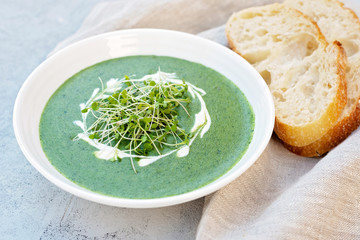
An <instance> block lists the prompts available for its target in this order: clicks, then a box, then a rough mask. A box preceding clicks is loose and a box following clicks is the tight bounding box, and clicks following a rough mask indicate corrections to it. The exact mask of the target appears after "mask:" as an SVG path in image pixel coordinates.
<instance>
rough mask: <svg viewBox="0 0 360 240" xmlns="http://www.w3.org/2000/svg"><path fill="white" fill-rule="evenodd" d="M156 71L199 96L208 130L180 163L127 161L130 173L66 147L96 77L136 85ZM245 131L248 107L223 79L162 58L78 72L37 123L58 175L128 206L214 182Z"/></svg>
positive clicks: (173, 159)
mask: <svg viewBox="0 0 360 240" xmlns="http://www.w3.org/2000/svg"><path fill="white" fill-rule="evenodd" d="M59 67H61V66H59ZM159 67H160V68H161V71H163V72H169V73H176V74H177V76H178V78H180V79H184V80H185V81H187V82H190V83H192V84H194V85H195V86H197V87H199V88H202V89H203V90H205V91H206V95H204V96H203V99H204V101H205V103H206V106H207V109H208V111H209V114H210V116H211V127H210V129H209V131H208V132H207V133H206V134H205V135H204V136H203V138H199V137H198V138H197V139H196V140H195V141H194V142H193V144H192V145H191V147H190V152H189V154H188V155H187V156H186V157H181V158H180V157H177V156H176V154H171V155H169V156H167V157H164V158H161V159H160V160H158V161H156V162H154V163H152V164H150V165H148V166H144V167H140V166H138V165H137V162H136V161H134V163H135V167H136V169H137V174H135V173H134V171H133V168H132V166H131V163H130V159H127V158H124V159H122V161H121V162H111V161H106V160H103V159H97V158H96V157H95V155H94V152H95V151H96V150H97V149H96V148H94V147H92V146H91V145H89V144H88V143H87V142H85V141H82V140H79V141H73V139H74V137H75V136H76V135H77V134H78V133H79V132H81V130H80V129H79V127H78V126H76V125H75V124H74V121H75V120H80V119H81V112H80V108H79V104H80V103H83V102H86V101H87V100H88V99H89V97H90V96H91V94H92V92H93V90H94V89H95V88H98V87H99V85H100V82H99V77H100V78H101V79H103V80H104V81H107V80H109V79H111V78H119V79H120V78H123V77H124V75H135V76H136V77H137V78H141V77H142V76H144V75H147V74H151V73H155V72H156V71H157V70H158V68H159ZM190 110H191V109H190ZM193 111H195V109H194V110H193ZM194 113H196V112H194ZM253 130H254V113H253V111H252V108H251V106H250V105H249V103H248V101H247V99H246V98H245V96H244V94H243V93H242V92H241V91H240V90H239V88H238V87H236V86H235V85H234V84H233V83H232V82H231V81H230V80H228V79H227V78H226V77H224V76H223V75H221V74H220V73H218V72H216V71H214V70H213V69H211V68H208V67H205V66H203V65H201V64H197V63H194V62H190V61H186V60H182V59H177V58H172V57H163V56H131V57H123V58H117V59H111V60H108V61H104V62H101V63H98V64H96V65H93V66H91V67H88V68H86V69H84V70H82V71H80V72H79V73H77V74H75V75H74V76H72V77H71V78H70V79H68V80H67V81H66V82H65V83H64V84H63V85H62V86H61V87H60V88H59V89H58V90H57V91H56V92H55V93H54V94H53V96H52V97H51V98H50V100H49V101H48V103H47V105H46V107H45V109H44V111H43V114H42V117H41V120H40V140H41V144H42V148H43V150H44V152H45V154H46V155H47V157H48V159H49V161H50V162H51V164H52V165H53V166H54V167H55V168H56V169H57V170H58V171H59V172H60V173H62V174H63V175H64V176H65V177H67V178H68V179H70V180H71V181H73V182H74V183H76V184H78V185H80V186H82V187H84V188H87V189H89V190H91V191H94V192H98V193H102V194H105V195H109V196H116V197H122V198H136V199H146V198H159V197H166V196H172V195H177V194H181V193H186V192H189V191H192V190H194V189H197V188H200V187H202V186H204V185H206V184H208V183H210V182H212V181H214V180H216V179H218V178H219V177H221V176H222V175H224V174H225V173H226V172H227V171H229V170H230V169H231V168H232V167H233V166H234V165H235V164H236V163H237V162H238V161H240V159H241V157H242V155H243V154H244V153H245V151H246V149H247V148H248V146H249V144H250V141H251V139H252V135H253Z"/></svg>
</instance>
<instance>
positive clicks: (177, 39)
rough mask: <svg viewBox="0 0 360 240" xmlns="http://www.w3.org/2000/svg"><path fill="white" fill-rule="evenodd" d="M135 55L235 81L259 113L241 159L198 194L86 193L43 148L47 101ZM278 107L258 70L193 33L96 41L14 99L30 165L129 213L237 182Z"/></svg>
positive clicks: (60, 60)
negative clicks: (70, 82)
mask: <svg viewBox="0 0 360 240" xmlns="http://www.w3.org/2000/svg"><path fill="white" fill-rule="evenodd" d="M131 55H159V56H171V57H177V58H182V59H185V60H189V61H192V62H197V63H201V64H203V65H205V66H207V67H210V68H212V69H214V70H216V71H218V72H219V73H221V74H223V75H224V76H226V77H227V78H228V79H230V80H231V81H233V82H234V83H235V84H236V85H237V86H238V87H239V88H240V89H241V91H242V92H243V93H244V94H245V96H246V97H247V99H248V101H249V103H250V104H251V106H252V108H253V111H254V114H255V129H254V135H253V139H252V141H251V143H250V145H249V148H248V149H247V151H246V153H245V154H244V155H243V157H242V159H241V160H240V161H239V162H238V163H237V164H236V165H235V166H234V167H233V168H232V169H231V170H230V171H229V172H227V173H226V174H225V175H223V176H222V177H220V178H219V179H217V180H216V181H214V182H211V183H209V184H207V185H206V186H204V187H201V188H199V189H196V190H194V191H191V192H188V193H184V194H180V195H176V196H171V197H164V198H155V199H125V198H119V197H111V196H105V195H102V194H99V193H95V192H92V191H90V190H87V189H85V188H82V187H80V186H78V185H76V184H75V183H73V182H71V181H70V180H68V179H67V178H65V177H64V176H63V175H61V174H60V173H59V172H58V171H57V170H56V169H55V168H54V167H53V166H52V165H51V164H50V162H49V161H48V159H47V157H46V156H45V154H44V152H43V150H42V147H41V145H40V136H39V122H40V117H41V113H42V111H43V109H44V107H45V104H46V103H47V101H48V99H49V98H50V97H51V95H52V94H53V93H54V92H55V90H56V89H57V88H58V87H59V86H60V85H61V84H62V83H63V82H64V81H65V80H67V79H68V78H70V77H71V76H72V75H74V74H75V73H77V72H79V71H80V70H82V69H84V68H86V67H89V66H91V65H94V64H96V63H99V62H101V61H104V60H108V59H112V58H118V57H123V56H131ZM274 119H275V114H274V105H273V100H272V97H271V94H270V92H269V89H268V87H267V86H266V84H265V83H264V80H263V79H262V78H261V76H260V75H259V74H258V73H257V72H256V71H255V69H254V68H253V67H252V66H251V65H250V64H249V63H248V62H246V61H245V60H244V59H243V58H242V57H240V56H239V55H238V54H236V53H234V52H232V51H231V50H229V49H228V48H226V47H224V46H222V45H220V44H217V43H215V42H212V41H209V40H206V39H203V38H201V37H197V36H194V35H191V34H187V33H182V32H176V31H169V30H158V29H132V30H122V31H116V32H110V33H106V34H102V35H98V36H94V37H91V38H88V39H85V40H82V41H80V42H78V43H75V44H73V45H71V46H68V47H67V48H65V49H63V50H61V51H59V52H57V53H56V54H55V55H53V56H52V57H50V58H48V59H47V60H45V61H44V62H43V63H42V64H40V66H38V67H37V68H36V69H35V70H34V71H33V72H32V73H31V74H30V76H29V77H28V78H27V79H26V81H25V82H24V84H23V86H22V87H21V89H20V91H19V93H18V96H17V98H16V102H15V107H14V115H13V124H14V131H15V135H16V139H17V141H18V143H19V145H20V148H21V150H22V151H23V153H24V155H25V156H26V158H27V159H28V160H29V162H30V163H31V164H32V165H33V166H34V167H35V168H36V169H37V170H38V171H39V172H40V173H41V174H42V175H44V176H45V177H46V178H47V179H48V180H49V181H51V182H52V183H54V184H55V185H57V186H58V187H60V188H62V189H64V190H65V191H68V192H70V193H72V194H74V195H76V196H79V197H81V198H84V199H88V200H90V201H94V202H98V203H102V204H107V205H112V206H119V207H131V208H151V207H162V206H169V205H174V204H179V203H183V202H187V201H190V200H193V199H196V198H199V197H202V196H205V195H208V194H210V193H212V192H214V191H216V190H218V189H220V188H221V187H223V186H225V185H226V184H228V183H230V182H231V181H233V180H234V179H236V178H237V177H239V176H240V175H241V174H242V173H243V172H244V171H245V170H246V169H248V168H249V167H250V166H251V165H252V164H253V163H254V162H255V161H256V159H257V158H258V157H259V156H260V154H261V153H262V152H263V151H264V149H265V147H266V145H267V144H268V142H269V140H270V137H271V134H272V131H273V126H274Z"/></svg>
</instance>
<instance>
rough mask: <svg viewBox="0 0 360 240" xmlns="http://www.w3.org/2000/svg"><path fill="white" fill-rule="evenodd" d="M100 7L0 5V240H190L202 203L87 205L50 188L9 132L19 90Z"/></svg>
mask: <svg viewBox="0 0 360 240" xmlns="http://www.w3.org/2000/svg"><path fill="white" fill-rule="evenodd" d="M97 2H100V0H61V1H56V0H26V1H22V0H0V109H1V114H0V146H1V150H0V170H1V175H0V201H1V203H0V239H7V240H8V239H9V240H10V239H193V238H194V236H195V232H196V227H197V225H198V222H199V220H200V217H201V210H202V205H203V199H199V200H196V201H193V202H189V203H186V204H181V205H177V206H173V207H166V208H158V209H145V210H144V209H123V208H115V207H108V206H104V205H100V204H96V203H92V202H89V201H86V200H83V199H80V198H77V197H75V196H73V195H71V194H68V193H66V192H64V191H63V190H61V189H59V188H57V187H56V186H55V185H53V184H51V183H50V182H49V181H48V180H46V179H45V178H44V177H43V176H42V175H41V174H40V173H38V172H37V171H36V170H35V169H34V168H33V167H32V166H31V165H30V164H29V162H28V161H27V160H26V158H25V157H24V155H23V154H22V152H21V151H20V148H19V147H18V145H17V142H16V139H15V136H14V132H13V128H12V111H13V106H14V102H15V98H16V94H17V92H18V91H19V89H20V87H21V85H22V83H23V82H24V81H25V79H26V77H27V76H28V75H29V74H30V73H31V71H32V70H33V69H34V68H35V67H36V66H37V65H39V64H40V63H41V62H42V61H43V60H44V59H45V58H46V56H47V54H48V53H49V52H50V51H51V50H52V49H53V48H54V47H55V46H56V44H57V43H58V42H59V41H61V40H63V39H64V38H66V37H67V36H69V35H70V34H73V33H74V32H75V31H76V30H77V29H78V28H79V26H80V24H81V22H82V20H83V19H84V18H85V16H86V15H87V14H88V13H89V11H90V10H91V8H92V7H93V6H94V5H95V4H96V3H97Z"/></svg>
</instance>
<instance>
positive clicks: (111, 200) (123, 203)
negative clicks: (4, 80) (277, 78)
mask: <svg viewBox="0 0 360 240" xmlns="http://www.w3.org/2000/svg"><path fill="white" fill-rule="evenodd" d="M126 33H133V34H141V33H161V34H170V35H174V36H178V37H187V38H192V39H194V41H202V42H204V44H205V43H206V44H207V45H210V46H212V47H215V48H220V49H222V50H221V51H223V52H224V54H228V55H230V56H231V55H232V56H233V57H234V56H236V57H237V58H239V59H242V60H241V61H243V62H244V64H247V65H248V66H247V68H248V69H249V71H253V72H255V75H258V77H259V78H260V79H262V78H261V76H260V74H259V73H257V72H256V70H255V69H254V68H253V67H252V66H251V65H250V64H249V63H248V62H246V61H245V60H244V59H243V58H242V57H241V56H240V55H238V54H236V53H235V52H233V51H231V50H230V49H229V48H227V47H225V46H223V45H221V44H219V43H217V42H214V41H211V40H208V39H205V38H202V37H200V36H196V35H193V34H189V33H185V32H179V31H174V30H164V29H154V28H145V29H143V28H138V29H126V30H118V31H112V32H107V33H103V34H99V35H95V36H91V37H89V38H85V39H83V40H80V41H78V42H75V43H72V44H70V45H68V46H66V47H64V48H63V49H60V50H59V51H58V52H56V53H55V54H53V55H51V56H50V57H48V58H47V59H45V60H44V61H43V62H42V63H41V64H40V65H38V66H37V67H36V68H35V69H34V70H33V71H32V73H31V74H30V75H29V76H28V77H27V79H26V80H25V81H24V83H23V84H22V86H21V88H20V90H19V92H18V94H17V97H16V100H15V104H14V109H13V129H14V133H15V137H16V140H17V142H18V144H19V146H20V149H21V151H22V152H23V154H24V155H25V157H26V159H27V160H28V161H29V162H30V164H31V165H32V166H33V167H34V168H35V169H36V170H38V171H39V172H40V173H41V174H42V175H43V176H44V177H45V178H46V179H48V180H49V181H50V182H52V183H54V184H55V185H56V186H58V187H59V188H61V189H63V190H65V191H67V192H70V193H72V194H74V195H76V196H78V197H81V198H83V199H87V200H90V201H93V202H97V203H101V204H105V205H110V206H117V207H129V208H155V207H165V206H171V205H176V204H180V203H184V202H188V201H191V200H194V199H197V198H200V197H203V196H205V195H209V194H211V193H213V192H215V191H217V190H219V189H220V188H222V187H224V186H225V185H227V184H229V183H230V182H232V181H233V180H235V179H236V178H237V177H239V176H240V175H241V174H242V173H243V172H245V171H246V170H247V169H248V168H249V167H250V166H251V165H253V164H254V163H255V161H256V160H257V159H258V158H259V157H260V155H261V154H262V152H263V151H264V150H265V148H266V146H267V144H268V142H269V141H270V138H271V136H272V132H273V127H274V123H275V108H274V102H273V99H272V96H271V93H270V91H269V89H268V87H267V85H266V83H265V82H264V81H262V82H261V83H260V84H263V86H264V89H266V90H265V95H264V96H263V97H265V98H266V99H267V101H269V107H270V109H269V111H270V118H269V127H268V128H267V130H268V131H267V132H265V134H264V136H263V141H262V142H261V144H260V145H259V146H258V147H257V149H258V151H256V153H255V154H253V155H251V156H250V159H248V160H247V162H246V164H245V165H244V166H243V167H242V168H240V169H238V170H237V171H235V172H234V173H233V174H231V175H229V176H226V177H225V178H223V179H222V180H221V181H217V180H214V181H213V182H210V183H208V184H206V185H205V186H203V187H200V188H198V189H195V190H193V191H190V192H186V193H182V194H178V195H174V196H168V197H162V198H151V199H130V198H121V197H113V196H108V195H104V194H101V193H97V192H93V191H91V190H87V189H85V188H83V187H81V186H79V185H78V186H79V187H80V189H79V188H75V187H73V186H71V185H70V184H68V183H65V182H63V181H61V180H59V179H58V178H56V177H55V176H53V175H52V174H51V173H49V172H48V171H47V170H46V169H45V168H44V167H43V166H42V165H41V164H40V163H38V162H37V161H36V159H34V158H33V156H32V155H31V153H30V152H29V151H28V148H27V147H26V144H25V143H24V142H23V141H22V140H23V139H22V133H21V131H20V129H19V126H18V124H19V121H21V119H19V118H18V113H19V111H20V102H21V100H22V97H23V95H24V94H25V93H26V91H27V88H28V87H29V85H31V83H32V82H33V81H35V79H34V78H33V76H34V75H36V74H37V73H38V72H39V71H42V68H43V66H44V65H46V64H47V63H48V62H51V61H54V60H56V58H58V56H59V55H61V54H63V53H65V52H67V51H70V50H71V49H73V48H77V47H78V46H81V45H83V44H84V43H88V42H91V41H93V40H96V39H99V38H106V37H112V36H116V35H121V34H126ZM137 55H139V54H137ZM119 57H121V56H119ZM109 59H110V58H109ZM65 81H66V79H65V80H64V82H65ZM52 94H53V93H52ZM47 160H48V159H47ZM48 161H49V160H48ZM50 164H51V163H50ZM56 171H58V170H56ZM229 171H230V170H229ZM215 181H217V182H216V183H215V184H214V182H215ZM89 191H90V192H89Z"/></svg>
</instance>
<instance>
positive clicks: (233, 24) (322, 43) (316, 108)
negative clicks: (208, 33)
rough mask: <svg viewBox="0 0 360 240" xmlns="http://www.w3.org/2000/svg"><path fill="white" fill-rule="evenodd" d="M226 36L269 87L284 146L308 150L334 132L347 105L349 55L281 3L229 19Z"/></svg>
mask: <svg viewBox="0 0 360 240" xmlns="http://www.w3.org/2000/svg"><path fill="white" fill-rule="evenodd" d="M226 35H227V38H228V42H229V46H230V47H231V48H232V49H233V50H234V51H235V52H237V53H239V54H240V55H241V56H243V57H244V58H245V59H247V60H248V61H249V62H250V63H251V64H252V65H253V66H254V67H255V68H256V70H257V71H258V72H259V73H260V74H261V75H262V77H263V78H264V80H265V81H266V82H267V84H268V86H269V89H270V91H271V93H272V95H273V99H274V103H275V115H276V119H275V127H274V131H275V132H276V134H277V135H278V137H279V138H280V139H281V140H283V141H284V142H285V143H287V144H290V145H292V146H306V145H309V144H310V143H312V142H314V141H316V140H318V139H319V138H321V137H322V136H323V135H324V134H325V133H326V132H327V131H328V130H329V129H330V128H332V127H333V125H334V123H335V122H336V121H337V119H338V117H339V115H340V114H341V112H342V110H343V108H344V106H345V104H346V82H345V80H344V78H345V70H344V69H345V66H346V55H345V54H344V52H343V49H342V47H341V45H340V44H339V43H338V42H334V43H331V44H328V43H327V42H326V40H325V38H324V36H323V35H322V34H321V32H320V30H319V28H318V27H317V25H316V24H315V23H314V22H313V21H312V20H311V19H310V18H309V17H307V16H305V15H304V14H302V13H301V12H299V11H297V10H295V9H292V8H289V7H286V6H284V5H283V4H278V3H275V4H271V5H265V6H260V7H253V8H248V9H244V10H242V11H240V12H238V13H235V14H233V15H232V16H231V17H230V19H229V20H228V22H227V24H226ZM259 97H261V96H259Z"/></svg>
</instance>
